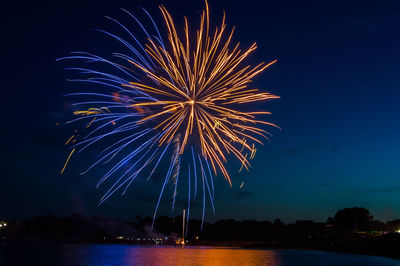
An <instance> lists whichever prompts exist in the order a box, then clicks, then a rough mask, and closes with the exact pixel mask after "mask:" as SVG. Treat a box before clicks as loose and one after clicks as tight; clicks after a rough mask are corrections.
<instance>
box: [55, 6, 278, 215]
mask: <svg viewBox="0 0 400 266" xmlns="http://www.w3.org/2000/svg"><path fill="white" fill-rule="evenodd" d="M123 11H124V12H125V13H126V14H127V15H128V16H129V17H130V18H131V19H132V20H133V21H134V22H135V23H136V24H137V25H138V26H139V27H140V29H141V31H142V33H143V34H144V35H145V36H146V39H147V40H146V43H145V45H144V46H142V45H141V43H140V42H139V41H138V39H137V38H136V37H135V36H134V35H133V34H132V33H131V31H130V30H128V28H127V27H125V26H124V25H123V24H121V23H120V22H118V21H117V20H115V19H112V18H109V19H110V20H112V21H113V22H115V23H116V24H117V25H118V26H119V27H121V29H122V30H124V31H125V33H126V35H127V37H128V38H129V39H123V38H122V37H119V36H117V35H114V34H112V33H109V32H107V31H103V30H100V31H101V32H104V33H105V34H107V35H109V36H110V37H112V38H114V39H115V40H117V41H118V42H120V43H121V44H122V46H124V47H125V48H127V49H128V50H129V53H128V54H124V53H113V58H114V59H113V60H108V59H106V58H103V57H100V56H97V55H94V54H91V53H86V52H75V53H72V55H71V56H68V57H64V58H61V59H77V60H83V61H85V62H86V63H88V64H90V65H96V66H97V68H96V69H94V68H93V67H89V68H82V67H81V68H70V69H73V70H77V71H79V72H80V73H81V74H83V75H86V77H85V78H83V79H74V80H72V81H78V82H86V83H91V84H95V85H96V90H95V91H89V92H79V93H71V94H68V96H75V97H76V96H77V97H78V98H79V99H82V97H87V99H88V100H85V101H79V102H76V103H74V104H73V106H74V108H76V110H75V111H74V114H75V115H76V116H77V117H76V118H75V119H73V120H71V121H69V122H68V123H77V122H80V123H81V124H82V123H83V128H84V129H86V130H87V131H89V132H87V133H86V134H85V135H84V137H80V138H77V137H76V136H75V135H74V136H72V137H71V138H70V139H69V140H68V141H67V144H68V145H70V148H71V153H70V156H68V160H69V158H70V157H71V155H72V153H73V152H74V151H76V154H78V153H79V152H81V151H82V150H84V149H86V148H87V147H88V146H91V145H94V144H95V143H100V144H101V143H103V144H102V146H101V145H99V146H100V147H102V148H101V150H100V153H99V154H98V156H97V157H96V160H95V161H94V163H93V164H92V165H91V166H90V167H89V168H88V169H87V170H86V171H85V172H84V173H86V172H87V171H89V170H90V169H93V168H94V167H95V166H99V165H100V164H103V163H110V165H111V166H110V167H109V170H108V171H107V172H106V173H105V174H104V176H103V177H102V178H101V179H100V180H99V182H98V184H97V186H99V185H101V184H102V183H104V182H105V181H106V180H107V179H110V178H113V179H114V180H113V184H112V185H111V187H110V188H109V190H108V191H107V192H106V193H105V194H104V196H103V197H102V199H101V201H100V204H101V203H103V202H104V201H105V200H107V199H108V198H109V197H110V196H111V195H112V194H113V193H114V192H115V191H117V190H119V189H123V193H125V192H126V190H127V188H128V187H129V186H130V184H131V183H132V182H133V181H134V180H135V179H136V178H137V177H138V176H139V175H140V174H141V173H143V172H146V170H145V169H149V170H147V176H146V177H147V179H150V177H151V176H152V175H153V174H154V171H155V170H156V169H157V167H160V166H159V165H160V162H162V161H169V167H168V168H167V173H166V175H165V178H164V182H163V186H162V189H161V193H160V196H159V198H158V201H157V205H156V209H155V212H154V217H155V215H156V212H157V209H158V206H159V204H160V200H161V197H162V195H163V192H164V189H165V187H166V185H167V184H168V183H170V182H171V183H172V184H173V186H174V188H173V189H174V193H173V201H172V208H174V206H175V197H176V195H177V187H178V181H179V176H180V175H182V173H184V175H185V177H187V184H188V196H187V200H188V203H187V204H188V206H187V208H188V215H187V219H189V211H190V204H191V198H192V200H193V199H194V198H196V194H197V190H198V189H197V186H198V184H199V186H200V187H201V189H200V191H201V192H202V199H203V200H202V202H203V217H202V218H203V220H204V209H205V201H206V194H208V196H209V198H210V202H211V205H212V208H213V210H214V206H213V199H214V181H213V176H214V175H217V174H218V173H221V174H222V175H223V176H224V177H225V179H226V180H227V181H228V182H229V184H230V185H232V183H231V178H230V176H229V173H228V171H227V169H226V162H227V157H228V156H229V155H233V156H234V157H235V158H237V159H238V160H239V162H240V163H241V168H240V170H241V169H242V168H245V169H249V167H250V163H249V160H250V159H252V158H253V157H254V155H255V153H256V147H255V144H262V142H261V140H260V138H264V139H268V135H269V133H268V132H266V131H265V130H264V129H263V128H261V127H259V125H269V126H275V125H274V124H272V123H269V122H266V121H264V120H263V119H261V118H256V117H260V116H263V115H264V116H265V115H268V114H270V113H269V112H265V111H254V112H249V111H243V105H245V104H251V103H254V102H259V101H266V100H270V99H276V98H279V97H278V96H275V95H272V94H270V93H268V92H262V91H259V90H258V89H255V88H248V85H249V83H251V81H252V79H253V78H254V77H255V76H257V75H258V74H259V73H261V72H262V71H264V70H265V69H266V68H268V67H269V66H271V65H272V64H274V63H275V62H276V61H272V62H270V63H264V62H263V63H260V64H258V65H256V66H250V65H248V66H243V61H244V60H245V59H246V57H247V56H248V55H249V54H250V53H252V52H253V51H254V50H255V49H256V47H257V46H256V44H255V43H254V44H253V45H251V46H250V48H248V49H247V50H245V51H242V50H240V48H239V44H235V45H234V44H232V36H233V32H234V29H232V30H231V31H230V32H227V29H226V24H225V14H224V16H223V19H222V23H221V25H220V26H219V27H216V29H215V30H211V29H210V17H209V8H208V4H207V2H206V9H205V10H204V11H203V12H202V14H201V17H200V26H199V29H198V30H197V31H196V38H191V32H190V31H189V23H188V20H187V19H186V17H185V25H184V30H183V34H182V36H180V35H179V34H178V31H177V28H176V26H175V23H174V21H173V19H172V17H171V15H170V13H169V12H168V11H167V10H166V9H165V7H163V6H160V11H161V14H162V17H163V19H164V22H165V25H166V30H167V38H166V40H167V41H166V43H164V41H163V38H162V36H161V34H160V31H159V29H158V28H157V26H156V24H155V22H154V20H153V19H152V18H151V16H150V15H149V13H148V12H147V11H145V10H144V12H145V14H146V15H147V17H148V19H149V20H150V21H151V23H152V27H153V28H154V31H155V33H156V34H155V35H150V33H149V32H148V31H147V30H146V28H145V27H144V26H143V25H142V24H141V23H140V22H139V20H138V19H137V18H136V17H134V16H133V15H132V14H131V13H129V12H128V11H126V10H124V9H123ZM99 63H102V64H105V65H108V67H110V68H111V69H112V70H110V71H101V70H99V69H101V68H99V67H98V65H99ZM250 106H251V105H250ZM121 154H123V156H120V157H119V155H121ZM168 158H169V159H168ZM68 160H67V161H68ZM183 161H185V162H183ZM126 165H129V166H128V167H127V166H126ZM65 166H66V165H65ZM65 166H64V168H63V170H62V171H64V169H65ZM182 166H184V167H182ZM242 185H243V184H242Z"/></svg>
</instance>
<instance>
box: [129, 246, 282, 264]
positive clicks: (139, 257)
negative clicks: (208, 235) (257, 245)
mask: <svg viewBox="0 0 400 266" xmlns="http://www.w3.org/2000/svg"><path fill="white" fill-rule="evenodd" d="M123 261H124V264H127V265H211V266H219V265H281V262H280V259H279V256H278V252H277V251H274V250H250V249H249V250H246V249H235V248H215V247H213V248H209V247H140V248H139V249H138V248H135V247H132V249H130V250H129V252H128V253H127V254H126V256H125V258H124V260H123Z"/></svg>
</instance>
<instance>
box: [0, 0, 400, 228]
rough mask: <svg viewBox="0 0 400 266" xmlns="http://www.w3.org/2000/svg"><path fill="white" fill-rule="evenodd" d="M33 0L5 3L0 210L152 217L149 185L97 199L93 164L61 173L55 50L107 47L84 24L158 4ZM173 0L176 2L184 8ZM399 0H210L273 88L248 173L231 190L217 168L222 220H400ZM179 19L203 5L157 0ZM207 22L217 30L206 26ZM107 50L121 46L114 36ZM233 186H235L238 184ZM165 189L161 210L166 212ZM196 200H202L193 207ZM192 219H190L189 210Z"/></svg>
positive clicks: (58, 53)
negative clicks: (268, 132)
mask: <svg viewBox="0 0 400 266" xmlns="http://www.w3.org/2000/svg"><path fill="white" fill-rule="evenodd" d="M148 2H149V1H103V2H101V1H93V2H91V1H87V2H85V3H81V2H79V1H65V2H61V3H55V2H49V3H46V2H40V1H39V2H35V4H28V5H21V6H7V7H6V8H4V9H3V13H4V14H3V15H2V18H1V20H2V25H3V27H4V25H5V26H6V27H5V30H4V32H3V33H2V36H3V37H2V42H1V45H2V46H3V48H2V59H3V60H2V74H3V75H4V77H3V78H2V95H3V97H2V99H3V101H2V103H3V108H2V110H3V116H2V125H3V126H2V131H1V147H2V148H1V153H0V154H1V157H0V158H1V169H0V170H1V183H0V184H1V185H0V202H1V203H0V218H1V216H4V217H6V218H27V217H31V216H34V215H43V214H48V213H55V214H57V215H69V214H71V213H73V212H77V211H79V212H84V213H86V214H88V215H93V214H100V215H112V216H120V217H122V218H132V217H134V216H135V215H136V214H142V215H151V214H152V212H153V210H154V206H155V197H156V196H157V193H158V191H159V189H160V185H161V184H160V183H159V182H157V180H155V181H153V182H151V183H149V184H144V183H145V182H142V181H138V182H137V184H135V185H134V186H132V187H131V188H130V190H129V193H128V195H126V196H124V197H121V196H120V194H116V195H115V196H114V197H113V198H112V199H111V200H109V201H108V202H107V203H106V204H105V205H103V206H100V207H97V203H98V200H99V198H100V195H101V193H102V192H103V190H101V189H100V190H96V189H95V183H96V182H97V180H98V177H99V175H98V173H96V172H94V173H91V174H87V175H84V176H80V175H78V173H79V172H80V171H81V170H82V169H83V168H84V166H87V165H88V163H89V162H90V161H89V158H90V157H89V155H84V156H83V157H76V158H75V159H73V160H72V161H71V164H70V165H69V168H68V171H67V172H66V173H65V174H64V175H59V170H60V169H61V168H62V165H63V163H64V161H65V158H66V156H67V155H68V151H67V150H66V148H65V146H64V145H63V143H64V141H65V138H66V137H68V136H69V132H68V130H70V129H68V128H60V127H56V125H55V124H56V123H57V122H62V121H64V120H65V119H67V116H66V111H65V107H64V99H62V98H61V97H60V96H61V95H62V94H63V93H65V92H66V91H68V88H69V87H68V86H69V84H68V83H66V82H65V78H67V77H68V73H66V72H65V71H64V70H63V67H64V66H63V65H62V64H59V63H56V62H55V59H56V58H58V57H62V56H65V55H67V53H68V52H70V51H74V50H86V51H100V52H104V51H106V52H108V51H109V52H113V51H115V50H118V49H116V48H115V47H112V45H113V44H115V43H112V42H110V41H109V40H108V39H107V37H106V36H104V35H102V34H101V33H98V32H95V31H93V30H92V28H95V27H103V26H104V27H107V26H109V25H110V22H108V21H107V20H106V19H104V15H110V16H112V17H115V18H119V17H121V16H122V13H121V12H120V10H119V8H120V7H123V8H126V9H128V10H130V11H131V12H133V13H135V14H137V13H140V9H139V7H140V6H143V7H145V8H146V9H148V10H149V11H150V12H151V13H152V15H153V17H154V18H156V19H157V20H158V21H160V12H159V11H158V10H157V5H158V4H159V3H161V2H160V1H156V2H154V3H148ZM183 2H184V3H183ZM396 2H397V1H268V0H267V1H254V0H247V1H229V4H228V1H216V0H215V1H210V2H209V4H210V7H211V12H212V13H211V14H212V21H213V22H214V23H215V24H218V23H219V22H220V20H221V14H222V10H225V11H226V12H227V24H228V26H233V25H235V26H236V34H235V40H236V41H240V42H241V44H242V46H243V47H247V46H248V45H250V44H251V43H252V42H253V41H256V42H257V44H258V46H259V49H258V50H257V51H256V53H255V54H254V55H253V56H252V57H251V58H250V60H251V61H254V62H259V61H263V60H265V61H271V60H273V59H278V63H277V64H275V65H274V66H273V67H271V68H270V69H269V70H268V71H266V72H265V73H263V74H262V75H261V76H260V77H259V78H258V79H256V80H255V84H256V85H257V86H259V87H261V88H265V89H266V90H268V91H270V92H272V93H274V94H277V95H280V96H281V97H282V98H281V99H280V100H277V101H273V102H269V103H268V104H267V109H268V110H270V111H272V113H273V114H272V116H271V117H270V119H271V120H272V121H273V122H275V123H277V124H278V125H279V126H280V127H281V128H282V131H279V130H274V129H273V130H272V133H273V134H274V137H273V138H272V141H271V143H270V144H266V145H264V146H263V147H259V149H258V151H257V155H256V158H255V160H254V161H253V163H252V166H253V168H252V169H251V171H250V172H249V173H245V172H242V173H240V174H233V189H231V188H229V186H228V184H227V183H226V182H225V181H224V180H223V178H222V177H221V176H218V177H217V187H218V189H217V195H218V196H217V198H216V200H215V204H216V208H217V214H216V216H215V217H214V216H212V215H210V213H211V212H208V213H209V215H208V217H207V219H208V220H210V221H212V220H214V219H219V218H231V217H232V218H239V219H246V218H256V219H274V218H276V217H280V218H281V219H282V220H284V221H292V220H294V219H315V220H319V221H323V220H325V219H326V218H327V217H328V216H329V215H333V214H334V213H335V212H336V211H337V210H338V209H340V208H344V207H352V206H356V205H357V206H363V207H366V208H368V209H370V210H371V211H372V213H373V214H374V215H375V216H376V217H377V218H379V219H381V220H384V221H385V220H390V219H395V218H399V217H400V176H399V174H400V154H399V153H400V152H399V151H400V138H399V136H400V124H399V122H400V120H399V114H400V104H399V103H400V90H399V88H400V63H399V62H400V49H399V48H400V5H399V4H396ZM162 3H163V4H164V5H165V6H166V7H167V9H168V10H169V11H170V12H171V13H172V14H173V16H174V17H175V19H176V22H178V24H179V23H180V25H182V24H181V23H182V22H183V19H182V18H183V15H186V16H187V17H188V18H189V19H190V21H191V22H192V23H197V22H198V16H199V13H200V11H201V10H202V9H203V7H204V2H203V1H201V0H196V1H182V3H180V2H174V1H165V2H162ZM215 24H214V25H215ZM116 45H118V44H116ZM242 181H244V187H243V189H241V190H239V186H240V184H241V182H242ZM169 207H170V200H169V196H166V197H164V201H163V207H162V208H161V212H160V214H170V210H169ZM197 208H198V209H200V207H197ZM198 217H199V216H198Z"/></svg>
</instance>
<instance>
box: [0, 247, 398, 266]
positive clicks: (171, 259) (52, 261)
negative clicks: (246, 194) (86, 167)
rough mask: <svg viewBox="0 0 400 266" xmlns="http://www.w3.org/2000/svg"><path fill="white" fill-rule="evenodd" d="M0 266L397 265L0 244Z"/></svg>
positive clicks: (259, 253)
mask: <svg viewBox="0 0 400 266" xmlns="http://www.w3.org/2000/svg"><path fill="white" fill-rule="evenodd" d="M0 265H43V266H44V265H210V266H212V265H298V266H303V265H304V266H305V265H307V266H308V265H340V266H344V265H363V266H365V265H371V266H372V265H399V266H400V260H395V259H390V258H384V257H375V256H366V255H353V254H342V253H334V252H322V251H310V250H254V249H234V248H215V247H214V248H213V247H185V248H181V247H165V246H131V245H77V244H76V245H72V244H71V245H50V244H46V245H43V244H13V245H10V244H8V245H4V244H3V245H1V244H0Z"/></svg>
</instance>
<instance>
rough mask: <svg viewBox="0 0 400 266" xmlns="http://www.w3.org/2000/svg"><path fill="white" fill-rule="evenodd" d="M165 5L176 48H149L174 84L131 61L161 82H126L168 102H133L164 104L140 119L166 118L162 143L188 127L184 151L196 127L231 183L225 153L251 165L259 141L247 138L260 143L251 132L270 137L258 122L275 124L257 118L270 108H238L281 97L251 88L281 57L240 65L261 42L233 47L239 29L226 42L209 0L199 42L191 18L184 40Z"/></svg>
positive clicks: (171, 40)
mask: <svg viewBox="0 0 400 266" xmlns="http://www.w3.org/2000/svg"><path fill="white" fill-rule="evenodd" d="M160 9H161V12H162V14H163V17H164V20H165V23H166V26H167V28H168V41H169V45H170V49H171V51H168V50H167V49H164V48H163V47H162V46H160V45H158V44H156V43H155V42H154V41H152V40H151V39H149V43H148V44H147V45H146V49H145V50H146V53H147V54H148V55H149V56H151V57H152V58H153V59H154V60H155V61H156V62H157V63H158V64H159V65H160V66H161V67H162V68H163V69H164V70H165V71H166V72H167V73H168V76H169V77H170V78H171V79H172V80H173V82H172V81H171V80H168V79H167V78H165V77H163V76H160V75H159V74H157V73H156V72H155V71H154V70H151V69H148V68H146V67H145V66H142V65H139V64H138V63H136V62H133V61H129V62H130V63H131V64H132V65H133V66H134V67H135V68H138V69H140V70H142V71H143V72H145V73H146V75H147V76H148V77H149V78H151V79H152V80H156V81H157V82H158V84H159V86H157V87H156V86H149V85H146V84H143V83H140V82H130V84H123V86H127V87H131V88H134V89H137V90H141V91H143V92H147V93H151V94H154V95H158V96H160V97H164V98H165V97H167V98H168V99H169V100H157V101H148V102H141V103H136V104H133V105H132V106H135V107H139V106H142V107H143V106H155V105H160V106H162V111H160V112H157V113H155V114H151V115H149V116H147V117H145V118H143V119H142V120H141V122H145V121H146V120H148V119H153V118H155V117H160V118H162V121H163V122H161V123H160V124H158V125H157V127H156V129H159V130H166V134H164V136H163V138H161V139H160V140H159V145H160V146H161V145H162V144H164V143H165V142H171V140H172V139H173V137H174V136H175V134H176V133H177V132H178V131H179V130H180V129H181V128H184V137H183V141H182V144H181V148H180V154H182V153H183V152H184V150H185V147H186V145H187V142H188V138H189V136H190V135H193V134H194V128H197V130H196V137H197V138H198V141H199V143H200V145H201V150H202V154H203V155H204V156H205V158H206V159H209V160H210V162H211V164H212V167H213V169H214V172H215V173H217V168H219V169H220V170H221V172H222V173H223V175H224V176H225V178H226V179H227V180H228V181H229V183H230V184H231V180H230V177H229V174H228V172H227V170H226V168H225V166H224V163H225V162H226V155H225V154H226V153H227V154H230V153H232V154H234V155H235V156H236V157H237V158H238V159H239V160H240V162H241V163H242V166H244V167H245V168H246V169H248V167H249V166H250V164H249V161H248V159H247V156H245V155H243V150H247V151H249V152H250V153H251V155H252V156H253V155H254V153H255V148H254V145H253V146H251V145H249V144H248V143H247V139H251V140H252V141H255V142H258V143H261V141H260V140H258V139H257V138H255V137H254V136H251V135H250V134H256V135H259V136H262V137H265V138H267V137H266V136H265V134H264V133H266V131H265V130H263V129H260V128H258V127H256V126H255V125H257V124H266V125H271V126H275V125H274V124H272V123H269V122H265V121H262V120H258V119H256V118H255V115H263V114H270V113H269V112H243V111H240V109H238V105H240V104H245V103H251V102H256V101H265V100H269V99H277V98H279V96H275V95H272V94H270V93H268V92H260V91H259V90H258V89H248V88H247V87H248V84H249V83H250V82H251V81H252V79H253V78H254V77H255V76H256V75H258V74H259V73H261V72H262V71H264V70H265V69H266V68H268V67H269V66H271V65H272V64H274V63H275V62H276V60H274V61H272V62H270V63H268V64H266V63H264V62H263V63H260V64H258V65H256V66H254V67H252V66H245V67H239V65H240V63H241V62H242V61H243V60H244V59H245V58H246V57H247V56H248V55H249V54H250V53H251V52H253V51H254V50H255V49H256V48H257V45H256V43H254V44H253V45H251V46H250V48H249V49H247V50H246V51H241V50H240V49H239V44H236V45H235V46H234V48H233V49H231V50H230V49H229V47H230V45H231V40H232V36H233V32H234V29H232V31H231V32H230V33H229V35H228V36H229V37H228V38H227V40H225V41H224V43H222V40H223V36H224V33H225V31H226V25H225V14H224V17H223V20H222V24H221V26H220V28H219V29H218V28H216V29H215V32H214V33H211V30H210V18H209V8H208V4H207V2H206V10H203V12H202V15H201V19H200V28H199V29H198V30H197V32H196V35H197V39H196V42H195V44H192V43H191V42H190V38H189V36H190V34H189V26H188V20H187V19H186V17H185V29H184V32H185V36H184V38H180V37H179V36H178V33H177V31H176V27H175V24H174V21H173V19H172V17H171V15H170V13H169V12H168V11H167V10H166V8H165V7H164V6H160ZM247 124H252V125H251V126H250V125H247ZM238 147H242V149H240V148H238Z"/></svg>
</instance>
